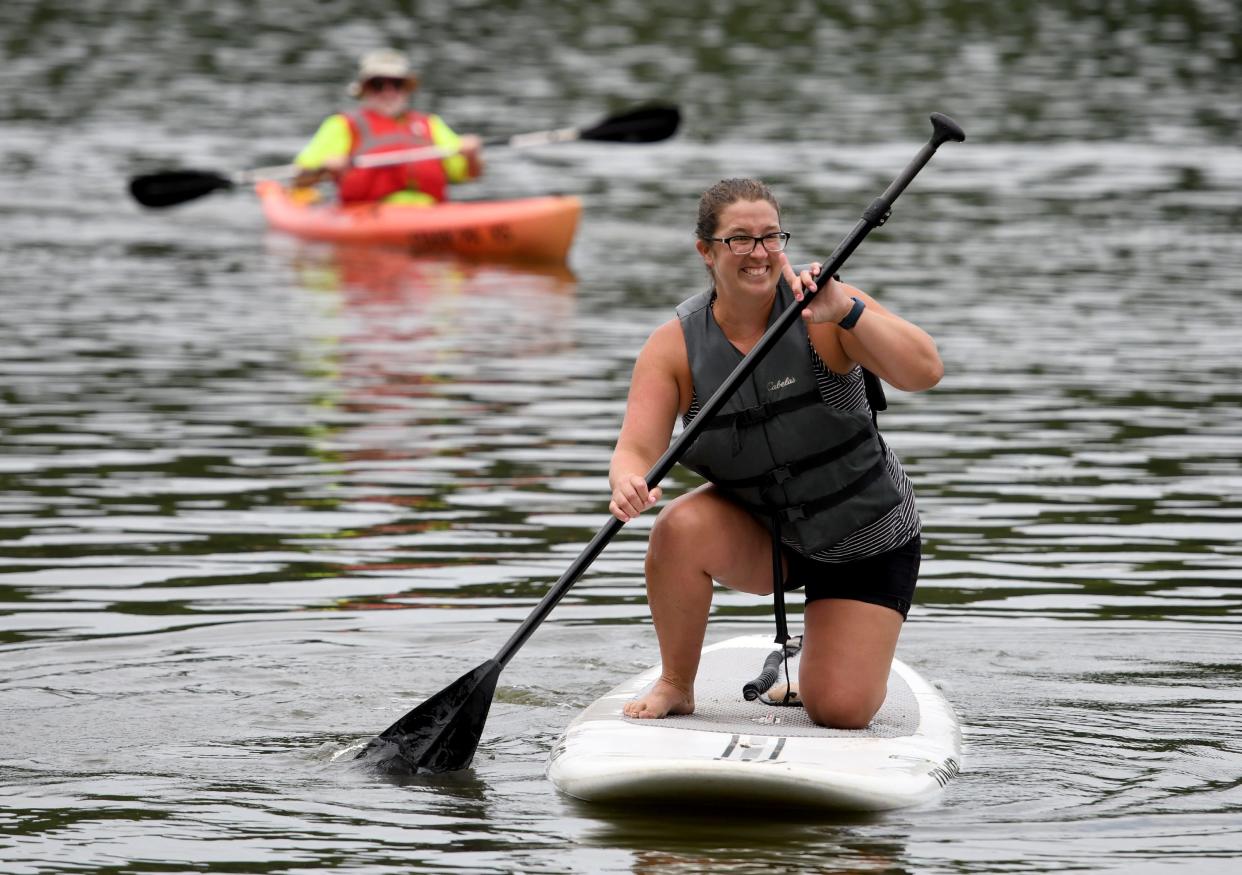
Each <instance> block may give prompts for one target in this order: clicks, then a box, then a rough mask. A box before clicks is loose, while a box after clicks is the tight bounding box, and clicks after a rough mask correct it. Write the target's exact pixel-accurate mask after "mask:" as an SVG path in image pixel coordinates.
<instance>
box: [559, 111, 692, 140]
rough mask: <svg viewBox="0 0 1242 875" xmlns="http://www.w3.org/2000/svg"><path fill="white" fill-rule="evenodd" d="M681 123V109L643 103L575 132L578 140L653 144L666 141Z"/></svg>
mask: <svg viewBox="0 0 1242 875" xmlns="http://www.w3.org/2000/svg"><path fill="white" fill-rule="evenodd" d="M679 124H681V110H679V109H678V108H677V107H675V106H645V107H641V108H639V109H634V110H631V111H629V112H625V113H622V114H621V115H614V116H612V117H611V118H607V119H604V121H602V122H600V123H599V124H597V125H596V126H595V127H592V128H587V129H586V130H584V131H581V132H580V133H579V134H578V138H579V139H581V140H604V141H607V142H610V143H655V142H658V141H659V140H667V139H668V138H669V137H671V136H673V134H674V133H675V132H676V130H677V126H678V125H679Z"/></svg>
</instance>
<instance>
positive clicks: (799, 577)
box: [785, 535, 923, 619]
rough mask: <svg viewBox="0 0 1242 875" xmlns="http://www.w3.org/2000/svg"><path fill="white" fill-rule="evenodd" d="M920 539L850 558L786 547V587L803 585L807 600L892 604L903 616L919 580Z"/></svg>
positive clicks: (916, 537)
mask: <svg viewBox="0 0 1242 875" xmlns="http://www.w3.org/2000/svg"><path fill="white" fill-rule="evenodd" d="M922 549H923V539H922V538H920V537H919V536H918V535H915V536H914V537H913V538H911V539H910V540H909V541H906V543H904V544H902V545H901V546H900V547H897V548H896V549H893V550H889V551H888V552H887V553H880V554H879V555H876V556H868V557H867V558H866V559H855V560H854V561H852V562H820V561H818V560H816V559H811V558H810V557H808V556H803V555H802V554H801V553H798V552H797V551H795V550H791V549H790V548H788V547H786V548H785V557H786V560H787V561H788V570H787V571H786V572H785V590H786V591H789V590H791V589H798V588H799V587H803V588H805V590H806V600H807V602H813V601H815V600H816V599H852V600H854V601H858V602H868V603H870V604H873V605H881V606H883V607H886V608H892V609H893V610H894V611H896V612H897V613H899V614H901V616H902V619H905V617H906V614H908V613H909V612H910V602H911V601H913V599H914V587H915V585H916V584H917V583H918V580H919V560H920V558H921V554H922Z"/></svg>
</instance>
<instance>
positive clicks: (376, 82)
mask: <svg viewBox="0 0 1242 875" xmlns="http://www.w3.org/2000/svg"><path fill="white" fill-rule="evenodd" d="M408 84H409V82H408V81H407V80H405V79H400V78H398V77H396V76H374V77H372V78H370V79H368V80H367V81H366V82H364V83H363V84H362V87H363V88H364V89H366V90H367V91H383V90H384V89H386V88H394V89H396V90H397V91H404V90H405V88H406V86H407V85H408Z"/></svg>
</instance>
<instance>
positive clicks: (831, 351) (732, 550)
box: [609, 179, 943, 729]
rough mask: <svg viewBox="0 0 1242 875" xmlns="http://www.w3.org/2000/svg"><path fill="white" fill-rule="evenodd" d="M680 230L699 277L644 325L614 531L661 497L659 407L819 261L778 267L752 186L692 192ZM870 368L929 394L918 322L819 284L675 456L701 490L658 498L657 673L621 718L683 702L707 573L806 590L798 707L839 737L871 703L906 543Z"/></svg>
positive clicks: (767, 204) (764, 209) (701, 398)
mask: <svg viewBox="0 0 1242 875" xmlns="http://www.w3.org/2000/svg"><path fill="white" fill-rule="evenodd" d="M695 234H696V236H697V238H698V239H697V242H696V244H695V246H696V249H697V250H698V252H699V255H700V256H701V257H702V259H703V263H704V264H705V265H706V267H707V271H708V274H709V275H710V277H711V287H710V288H709V289H708V290H707V291H706V292H703V293H701V294H699V295H696V296H694V297H693V298H690V299H689V300H687V301H684V302H683V303H682V304H681V305H680V306H679V307H678V308H677V315H676V317H675V318H673V319H670V320H669V321H668V322H666V323H664V324H663V325H661V326H660V327H659V328H657V329H656V330H655V331H654V332H652V334H651V336H650V338H648V340H647V343H646V344H645V345H644V346H643V349H642V351H641V352H640V353H639V356H638V360H637V362H636V363H635V366H634V374H633V378H632V382H631V385H630V392H629V401H628V403H627V406H626V412H625V421H624V423H623V425H622V427H621V434H620V437H619V438H618V441H617V446H616V449H615V451H614V453H613V456H612V464H611V467H610V470H609V482H610V484H611V487H612V501H611V504H610V506H609V509H610V510H611V512H612V513H613V515H614V516H616V517H617V518H618V519H620V520H621V521H623V522H626V521H629V520H630V519H633V518H634V517H635V516H637V515H638V514H640V513H642V512H643V511H644V510H646V509H647V508H649V507H652V506H653V505H654V504H655V503H656V502H657V501H659V499H660V495H661V490H660V489H659V488H658V487H657V488H654V489H650V490H648V488H647V483H646V479H645V473H646V472H647V471H648V470H650V469H651V467H652V466H653V465H654V464H655V462H656V461H657V460H658V459H659V458H660V456H661V455H662V454H663V453H664V451H665V450H666V449H667V448H668V446H669V440H670V438H671V436H672V432H673V425H674V420H675V418H676V417H677V416H681V417H682V421H683V423H688V422H689V421H690V420H691V419H693V418H694V416H695V415H696V414H697V413H698V410H699V407H700V406H701V405H702V404H703V403H704V402H705V401H706V400H707V399H708V398H710V397H711V396H712V394H713V393H714V392H715V390H716V388H717V387H718V386H720V385H721V384H723V383H724V382H725V380H726V379H727V378H728V376H729V375H730V374H731V373H732V371H733V369H734V368H735V367H736V366H737V364H738V363H739V362H740V361H741V360H742V357H743V356H744V355H745V354H746V353H747V352H749V351H750V349H751V348H752V347H753V346H754V345H755V344H756V343H757V342H758V341H759V339H760V338H761V337H762V336H763V334H764V332H765V331H766V330H767V328H768V327H769V326H770V325H771V324H772V323H774V322H775V321H776V319H777V317H778V316H779V314H780V313H782V312H784V311H785V310H786V309H787V308H788V307H789V306H790V305H791V304H792V303H793V301H794V300H802V298H803V292H804V290H805V291H812V290H814V289H815V288H816V285H815V284H816V283H817V282H820V278H819V277H818V274H819V265H818V264H812V265H810V266H809V267H807V268H806V269H803V270H801V271H800V272H798V271H795V270H794V268H793V267H792V266H791V265H790V263H789V259H788V258H787V257H786V255H785V252H784V249H785V244H786V242H787V241H788V240H789V236H790V235H789V234H788V233H786V232H785V231H783V230H782V228H781V222H780V207H779V205H778V203H777V201H776V198H775V197H774V196H773V194H772V192H771V191H769V189H768V188H767V186H765V185H764V184H763V183H761V182H759V181H757V180H753V179H726V180H722V181H721V182H719V183H717V184H716V185H714V186H712V187H711V188H710V189H708V190H707V191H706V192H705V193H704V194H703V196H702V198H701V199H700V202H699V212H698V223H697V226H696V228H695ZM782 278H783V279H784V282H783V283H782V282H781V280H782ZM867 372H870V374H868V373H867ZM871 375H876V376H878V377H879V378H881V379H883V380H884V381H885V382H887V383H889V384H890V385H892V386H895V387H897V388H898V389H901V390H903V391H908V392H913V391H920V390H923V389H930V388H931V387H933V386H935V385H936V384H937V383H938V382H939V381H940V378H941V376H942V375H943V365H942V363H941V360H940V355H939V353H938V352H937V350H936V345H935V343H934V341H933V340H932V339H931V337H930V336H929V335H928V334H927V333H926V332H925V331H923V330H922V329H921V328H919V327H917V326H916V325H913V324H912V323H910V322H908V321H906V320H905V319H902V318H901V317H900V316H898V315H896V314H895V313H893V312H892V311H890V310H888V309H886V308H885V307H883V306H882V305H881V304H879V303H877V302H876V301H875V299H873V298H872V297H871V296H870V295H867V294H865V293H864V292H862V291H860V290H858V289H856V288H854V287H852V286H850V285H848V284H846V283H843V282H840V281H839V280H837V279H836V278H828V279H827V281H826V282H824V283H823V287H822V288H821V289H820V290H819V291H818V293H817V294H815V296H814V298H813V299H812V300H811V302H810V304H809V305H808V306H807V307H806V309H805V310H803V312H802V321H801V322H795V323H794V324H793V326H792V327H791V328H790V329H789V330H787V331H786V332H785V333H784V334H783V335H782V336H781V338H780V340H779V341H778V342H777V343H776V344H775V345H774V346H773V347H772V348H771V349H770V350H769V352H768V353H767V355H765V356H764V357H763V358H762V359H761V360H760V361H759V363H758V365H757V366H756V368H755V370H754V372H753V373H752V374H751V375H750V377H749V378H747V379H746V380H745V381H744V382H743V383H742V384H741V386H740V388H739V389H738V391H737V392H736V393H735V394H734V395H733V396H732V397H731V398H730V400H729V401H728V402H726V404H725V405H724V406H723V407H722V408H721V410H720V412H719V413H717V414H716V416H715V417H714V418H713V419H712V421H711V422H710V423H708V425H707V427H706V428H705V429H704V430H703V432H702V434H700V435H699V437H698V438H697V440H695V442H694V443H693V444H692V445H691V446H690V448H689V450H688V451H687V452H686V453H685V455H684V456H683V457H682V458H681V461H682V463H683V464H685V465H687V466H688V467H690V468H691V469H692V470H694V471H696V472H698V473H699V474H701V475H702V476H703V477H704V478H705V479H706V480H707V481H708V482H707V483H705V484H704V485H702V486H700V487H698V488H697V489H694V490H692V491H690V492H688V493H686V494H684V495H682V496H680V497H678V498H677V499H675V500H674V501H672V502H670V503H669V505H668V506H667V507H665V508H663V509H662V510H661V512H660V515H659V517H658V518H657V520H656V522H655V525H654V527H653V528H652V531H651V537H650V543H649V545H648V551H647V560H646V579H647V597H648V601H649V604H650V607H651V615H652V620H653V622H654V624H655V627H656V634H657V636H658V638H659V643H660V656H661V660H662V666H663V667H662V673H661V676H660V679H659V680H658V681H657V682H656V683H655V684H654V685H653V686H652V687H651V689H650V690H648V691H646V692H645V693H644V694H643V695H642V696H640V697H639V698H637V699H635V700H633V701H632V702H629V703H628V704H627V705H626V706H625V713H626V715H628V716H630V717H638V718H656V717H664V716H666V715H668V714H688V713H690V712H692V711H693V710H694V678H695V675H696V673H697V671H698V663H699V653H700V651H701V649H702V645H703V638H704V634H705V632H706V628H707V618H708V613H709V611H710V608H711V598H712V581H717V582H719V583H721V584H723V585H725V586H728V587H730V588H731V589H736V590H740V591H742V592H749V593H754V594H758V595H767V594H771V593H772V592H773V590H774V588H775V587H777V586H778V587H779V591H786V590H792V589H798V588H803V589H804V590H805V597H806V609H805V615H804V618H803V621H804V628H803V646H802V657H801V668H800V673H799V679H798V680H799V687H800V689H799V694H800V696H801V699H802V701H803V703H804V705H805V707H806V710H807V714H808V715H809V716H810V717H811V718H812V719H813V720H815V721H816V722H817V723H820V724H822V725H825V726H831V727H836V728H842V729H855V728H861V727H864V726H866V725H867V724H868V723H869V722H870V721H871V718H872V717H873V716H874V715H875V713H876V712H877V711H878V710H879V708H880V706H881V705H882V704H883V703H884V697H885V692H886V689H887V682H888V675H889V669H890V666H891V663H892V660H893V655H894V652H895V650H896V646H897V638H898V636H899V635H900V633H901V627H902V623H903V622H904V620H905V617H906V613H907V612H908V611H909V608H910V602H911V599H912V597H913V595H914V588H915V584H916V582H917V579H918V570H919V557H920V547H921V541H920V526H919V517H918V514H917V512H916V510H915V505H914V492H913V489H912V488H911V485H910V481H909V479H908V478H907V477H906V474H905V471H904V470H903V469H902V466H901V463H900V461H898V459H897V457H896V456H895V455H894V454H893V452H892V451H891V450H890V449H889V448H888V446H887V445H886V444H885V442H884V440H883V439H882V438H881V437H880V435H879V432H878V431H877V430H876V427H875V417H874V412H873V406H875V407H879V406H881V405H880V402H879V399H881V398H882V392H880V393H877V391H876V386H877V385H878V384H874V383H873V384H872V386H871V387H870V389H871V391H868V389H869V387H868V382H869V381H870V380H874V377H872V376H871ZM868 396H870V399H869V397H868ZM774 545H779V547H776V546H774ZM774 553H775V554H776V555H777V556H778V557H779V562H774V561H773V557H774ZM778 620H779V622H780V623H781V624H782V625H783V618H778Z"/></svg>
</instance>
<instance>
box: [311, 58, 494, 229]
mask: <svg viewBox="0 0 1242 875" xmlns="http://www.w3.org/2000/svg"><path fill="white" fill-rule="evenodd" d="M417 87H418V77H417V76H416V75H414V73H413V72H412V71H411V69H410V62H409V59H408V58H407V57H406V56H405V55H404V54H402V53H401V52H398V51H396V50H394V49H378V50H376V51H373V52H369V53H367V54H366V55H364V56H363V57H362V59H361V61H360V62H359V65H358V75H357V77H356V78H355V80H354V82H353V83H352V84H351V85H350V86H349V93H350V94H351V95H352V96H354V97H356V98H358V100H359V106H358V107H357V108H356V109H354V110H351V111H347V112H339V113H336V114H335V115H331V116H329V117H328V118H327V119H325V120H324V122H323V123H322V124H321V125H320V126H319V130H318V131H317V132H316V133H315V135H314V137H313V138H312V139H311V141H310V142H309V143H308V144H307V145H306V147H305V148H304V149H303V150H302V151H301V152H299V153H298V156H297V157H296V158H294V161H293V163H294V164H296V165H297V166H298V167H299V168H300V172H299V174H298V176H297V178H296V179H295V180H294V185H295V187H307V186H311V185H314V184H315V183H317V182H321V181H323V180H325V179H333V180H334V181H335V182H336V185H337V192H338V195H339V197H340V200H341V202H342V203H346V204H351V203H373V202H376V201H382V202H384V203H402V204H419V205H426V206H430V205H433V204H437V203H441V202H443V201H445V200H447V199H448V186H449V183H458V182H466V181H468V180H471V179H475V178H477V177H478V176H479V175H480V174H481V173H482V172H483V158H482V142H481V140H480V139H479V138H478V137H477V136H474V135H466V136H459V135H458V134H457V133H455V132H454V131H453V130H452V129H451V128H450V127H449V126H448V125H446V124H445V123H444V121H443V119H441V118H440V117H439V116H438V115H424V114H422V113H419V112H415V111H414V110H412V109H410V106H409V103H410V95H411V94H413V93H414V90H415V89H416V88H417ZM426 146H438V147H441V148H443V149H445V150H446V151H448V152H450V153H452V154H450V155H449V156H448V157H445V158H433V159H428V160H423V161H417V162H407V163H403V164H389V165H384V166H380V167H367V168H363V167H353V166H351V163H352V162H353V161H354V160H355V159H357V158H358V157H359V156H361V155H373V154H377V153H383V152H395V151H400V150H407V149H417V148H421V147H426Z"/></svg>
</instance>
